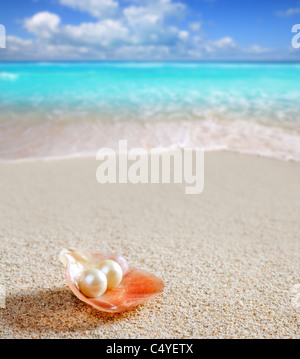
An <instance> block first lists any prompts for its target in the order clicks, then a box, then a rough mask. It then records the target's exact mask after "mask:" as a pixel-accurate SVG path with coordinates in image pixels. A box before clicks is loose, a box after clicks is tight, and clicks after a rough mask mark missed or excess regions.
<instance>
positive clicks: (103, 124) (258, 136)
mask: <svg viewBox="0 0 300 359" xmlns="http://www.w3.org/2000/svg"><path fill="white" fill-rule="evenodd" d="M119 139H127V140H128V143H129V146H130V147H137V146H142V147H147V148H148V147H159V146H164V147H165V146H172V145H175V146H187V147H204V148H206V149H208V150H215V149H227V150H232V151H238V152H243V153H244V152H245V153H253V154H260V155H265V156H270V157H276V158H281V159H292V160H297V161H299V160H300V63H190V62H189V63H182V62H179V63H144V62H141V63H134V62H132V63H129V62H107V63H105V62H99V63H0V159H1V160H15V159H23V158H37V157H43V158H44V157H53V156H54V157H60V156H73V155H86V154H93V153H95V152H96V151H97V149H99V148H101V147H104V146H110V147H117V145H118V140H119Z"/></svg>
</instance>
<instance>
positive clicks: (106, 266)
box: [97, 260, 123, 289]
mask: <svg viewBox="0 0 300 359" xmlns="http://www.w3.org/2000/svg"><path fill="white" fill-rule="evenodd" d="M97 268H99V269H100V270H101V271H102V272H103V273H104V274H105V275H106V278H107V288H108V289H113V288H115V287H117V286H118V285H119V284H120V283H121V281H122V279H123V271H122V268H121V267H120V265H119V264H118V263H117V262H115V261H112V260H105V261H102V262H101V263H100V264H99V265H98V266H97Z"/></svg>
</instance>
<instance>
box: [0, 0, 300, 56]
mask: <svg viewBox="0 0 300 359" xmlns="http://www.w3.org/2000/svg"><path fill="white" fill-rule="evenodd" d="M297 23H300V0H299V1H298V0H260V1H253V0H252V1H251V0H242V1H237V0H84V1H83V0H0V24H3V25H4V26H5V28H6V35H7V47H6V49H1V50H0V61H1V60H6V61H7V60H35V61H51V60H55V61H59V60H159V61H160V60H275V61H276V60H300V49H293V48H292V47H291V39H292V36H293V34H292V33H291V29H292V26H293V25H294V24H297Z"/></svg>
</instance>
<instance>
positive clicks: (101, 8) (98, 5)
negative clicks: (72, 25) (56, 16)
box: [59, 0, 119, 19]
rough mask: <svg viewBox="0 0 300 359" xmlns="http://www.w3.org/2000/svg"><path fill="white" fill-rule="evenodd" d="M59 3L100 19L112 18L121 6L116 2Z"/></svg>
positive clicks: (83, 0) (79, 0) (82, 0)
mask: <svg viewBox="0 0 300 359" xmlns="http://www.w3.org/2000/svg"><path fill="white" fill-rule="evenodd" d="M59 2H60V4H62V5H64V6H67V7H70V8H72V9H74V10H79V11H82V12H87V13H89V14H90V15H92V16H94V17H96V18H99V19H103V18H108V17H112V16H114V15H115V14H116V13H117V11H118V10H119V4H118V2H116V1H114V0H59Z"/></svg>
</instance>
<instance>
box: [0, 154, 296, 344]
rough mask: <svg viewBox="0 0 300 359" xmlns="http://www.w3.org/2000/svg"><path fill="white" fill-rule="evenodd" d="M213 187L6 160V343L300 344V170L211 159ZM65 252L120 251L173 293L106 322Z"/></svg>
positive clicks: (91, 163) (1, 240) (254, 160)
mask: <svg viewBox="0 0 300 359" xmlns="http://www.w3.org/2000/svg"><path fill="white" fill-rule="evenodd" d="M205 161H206V165H205V189H204V193H203V194H201V195H199V196H197V195H195V196H188V195H185V194H184V186H183V185H100V184H98V183H97V182H96V177H95V173H96V168H97V165H98V163H97V161H96V160H95V159H94V158H81V159H80V158H78V159H62V160H48V161H47V160H44V161H43V160H35V161H24V162H21V161H20V162H11V163H1V164H0V174H1V176H0V186H1V201H0V213H1V221H0V246H1V277H0V284H1V285H2V287H5V289H6V308H5V309H0V315H1V323H0V336H1V338H300V308H295V307H293V305H292V302H291V289H292V287H293V286H294V285H296V284H299V283H300V260H299V254H300V234H299V233H300V220H299V219H300V186H299V184H300V165H299V163H296V162H284V161H279V160H275V159H267V158H262V157H256V156H248V155H239V154H233V153H225V152H224V153H222V152H219V153H217V152H216V153H207V154H206V155H205ZM64 247H86V248H88V249H90V250H97V251H103V252H115V253H119V254H121V255H123V256H124V257H125V258H126V259H127V260H128V261H129V262H130V263H131V264H132V265H133V266H135V267H139V268H142V269H145V270H148V271H151V272H153V273H154V274H156V275H157V276H159V277H160V278H162V279H163V280H164V282H165V285H166V289H165V293H164V294H163V295H162V296H160V297H158V298H157V299H155V300H154V301H152V302H148V303H146V304H144V305H141V306H139V307H137V308H136V309H134V310H131V311H129V312H125V313H122V314H103V313H100V312H97V311H96V310H94V309H93V308H91V307H89V306H87V305H86V304H84V303H82V302H80V301H79V300H78V299H77V298H76V297H75V296H74V295H73V294H72V292H71V291H70V290H69V288H68V286H67V284H66V281H65V278H64V269H63V267H62V265H61V263H60V262H59V260H58V254H59V252H60V250H61V249H62V248H64Z"/></svg>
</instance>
